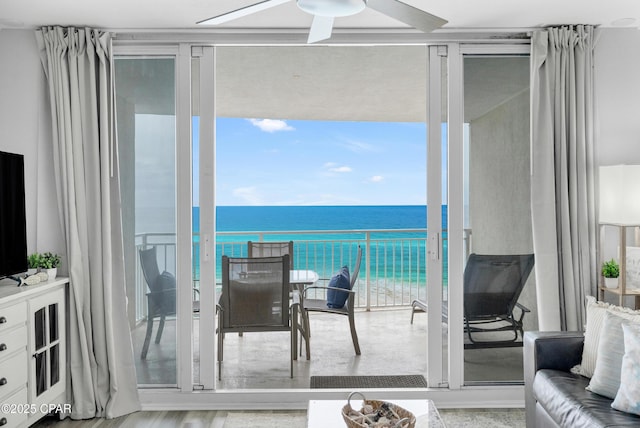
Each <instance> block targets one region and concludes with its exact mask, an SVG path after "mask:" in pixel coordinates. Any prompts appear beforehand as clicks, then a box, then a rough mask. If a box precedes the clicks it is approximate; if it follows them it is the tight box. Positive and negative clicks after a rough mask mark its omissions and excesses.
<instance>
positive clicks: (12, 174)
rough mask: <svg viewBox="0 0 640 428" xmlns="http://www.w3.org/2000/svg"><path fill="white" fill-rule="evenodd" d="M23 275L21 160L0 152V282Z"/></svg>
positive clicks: (24, 227) (24, 239) (24, 243)
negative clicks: (2, 279) (0, 280)
mask: <svg viewBox="0 0 640 428" xmlns="http://www.w3.org/2000/svg"><path fill="white" fill-rule="evenodd" d="M26 271H27V221H26V209H25V199H24V156H22V155H19V154H15V153H7V152H0V279H1V278H5V277H11V276H12V275H16V274H19V273H22V272H26Z"/></svg>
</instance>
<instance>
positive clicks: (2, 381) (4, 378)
mask: <svg viewBox="0 0 640 428" xmlns="http://www.w3.org/2000/svg"><path fill="white" fill-rule="evenodd" d="M6 384H7V378H6V377H3V378H2V379H0V386H2V385H6Z"/></svg>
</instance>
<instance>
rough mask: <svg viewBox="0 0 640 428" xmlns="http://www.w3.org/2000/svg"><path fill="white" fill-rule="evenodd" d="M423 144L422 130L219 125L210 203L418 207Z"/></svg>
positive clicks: (237, 121)
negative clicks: (214, 179)
mask: <svg viewBox="0 0 640 428" xmlns="http://www.w3.org/2000/svg"><path fill="white" fill-rule="evenodd" d="M194 128H195V129H197V122H196V123H195V124H194ZM195 129H194V140H196V138H195V137H196V135H197V132H196V131H195ZM425 141H426V125H425V124H424V123H380V122H326V121H299V120H286V121H285V120H272V119H242V118H218V119H217V122H216V203H217V205H424V204H426V143H425ZM194 143H197V141H195V142H194ZM194 152H195V150H194ZM194 172H195V176H197V169H196V170H194ZM194 193H196V195H197V187H196V186H194ZM194 205H197V199H196V200H195V203H194Z"/></svg>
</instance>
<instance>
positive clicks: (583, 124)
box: [531, 25, 597, 330]
mask: <svg viewBox="0 0 640 428" xmlns="http://www.w3.org/2000/svg"><path fill="white" fill-rule="evenodd" d="M593 45H594V29H593V27H590V26H582V25H577V26H569V27H561V28H548V29H545V30H540V31H536V32H534V34H533V39H532V44H531V162H532V164H531V174H532V177H531V210H532V221H533V242H534V250H535V255H536V265H535V269H536V270H535V273H536V287H537V299H538V317H539V328H540V329H541V330H581V329H582V326H583V322H584V314H583V312H584V297H585V294H591V293H593V292H595V290H596V288H595V286H596V279H597V265H596V214H595V186H594V171H595V168H594V147H593V138H594V114H593V112H594V105H593V104H594V101H593V96H594V89H593Z"/></svg>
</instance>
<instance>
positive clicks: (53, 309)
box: [29, 289, 66, 408]
mask: <svg viewBox="0 0 640 428" xmlns="http://www.w3.org/2000/svg"><path fill="white" fill-rule="evenodd" d="M29 328H30V331H29V352H30V355H31V358H30V359H31V361H30V368H29V398H30V402H31V403H32V404H36V408H40V404H55V403H58V402H59V401H60V399H61V398H62V399H64V396H62V397H61V398H60V397H59V396H60V395H61V394H63V393H64V391H65V383H66V381H65V365H66V353H65V350H66V349H65V347H66V343H65V293H64V289H60V290H56V291H52V292H50V293H47V294H45V295H42V296H38V297H36V298H33V299H31V300H30V301H29Z"/></svg>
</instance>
